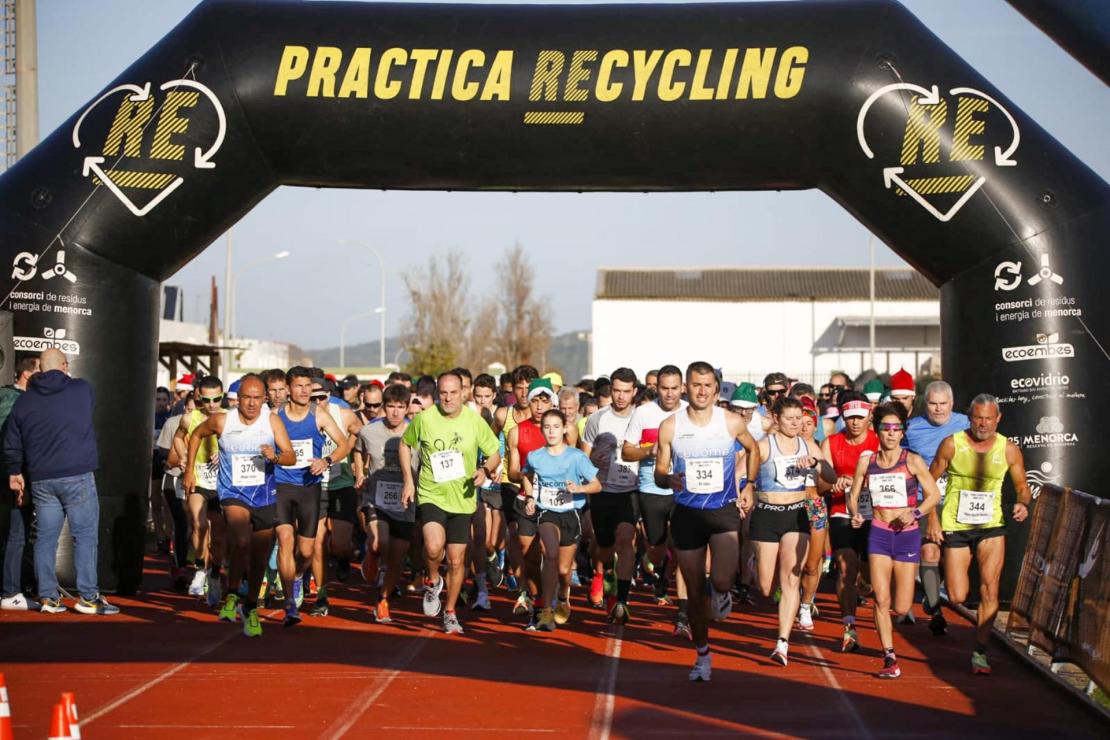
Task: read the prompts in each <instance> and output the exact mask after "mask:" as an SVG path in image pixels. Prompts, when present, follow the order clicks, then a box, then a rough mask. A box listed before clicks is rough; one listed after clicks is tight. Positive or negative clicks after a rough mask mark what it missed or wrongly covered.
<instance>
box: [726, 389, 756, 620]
mask: <svg viewBox="0 0 1110 740" xmlns="http://www.w3.org/2000/svg"><path fill="white" fill-rule="evenodd" d="M728 405H729V408H731V409H732V410H733V411H734V412H736V413H737V414H738V415H739V416H740V418H741V419H742V420H743V421H744V428H745V429H747V430H748V433H749V434H751V423H752V418H753V417H754V415H755V409H756V407H757V406H759V393H758V392H757V391H756V388H755V385H754V384H752V383H741V384H740V385H738V386H736V390H734V391H733V392H732V397H731V398H730V399H729V404H728ZM752 439H755V440H756V441H758V440H759V438H758V437H756V436H755V435H754V434H753V435H752ZM746 455H747V451H746V450H744V448H743V447H740V449H739V450H737V452H736V465H737V473H736V474H737V475H738V476H739V475H741V472H742V471H743V470H745V469H746V463H745V458H746ZM738 483H739V481H738ZM751 523H752V518H751V517H750V516H746V517H743V518H741V520H740V563H739V568H740V576H739V578H738V581H739V582H738V584H737V586H736V589H735V596H736V598H737V600H738V601H739V602H740V603H741V604H754V603H755V602H754V601H753V600H752V594H753V593H755V591H756V589H757V588H758V586H757V585H756V584H757V583H758V581H759V578H758V577H757V576H756V567H755V543H754V542H752V537H751Z"/></svg>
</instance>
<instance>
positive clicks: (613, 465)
mask: <svg viewBox="0 0 1110 740" xmlns="http://www.w3.org/2000/svg"><path fill="white" fill-rule="evenodd" d="M610 382H611V385H610V386H609V390H610V394H611V399H612V403H611V404H610V405H608V406H605V407H604V408H602V409H601V410H599V411H598V412H597V413H596V414H594V415H593V416H591V417H590V420H589V421H588V422H586V430H585V432H583V434H582V442H581V444H580V447H581V448H582V451H583V452H585V453H586V454H587V455H589V456H590V461H591V462H592V463H593V464H594V465H595V466H596V467H597V468H598V470H600V471H601V475H600V479H601V488H602V491H601V493H599V494H597V495H595V496H593V497H592V498H591V499H590V517H591V518H592V519H593V525H594V536H595V538H596V540H597V555H598V559H599V565H600V566H601V568H603V569H604V571H600V570H595V571H594V582H593V584H591V587H590V597H591V601H593V598H594V594H595V593H596V591H597V583H598V581H599V580H600V581H602V582H603V588H604V590H605V593H606V595H607V596H608V597H609V598H608V603H607V604H606V609H607V611H608V613H609V621H610V622H614V623H616V624H624V623H625V622H627V621H628V618H629V616H630V613H629V610H628V592H629V591H630V590H631V588H632V574H633V572H634V569H635V567H636V548H635V544H634V543H635V539H636V507H635V503H634V502H633V497H634V496H635V494H636V492H637V488H638V487H639V484H640V481H639V463H635V462H630V461H628V460H625V459H624V458H623V457H622V456H621V448H622V444H621V441H622V440H623V439H624V434H625V431H626V430H627V429H628V422H629V421H630V420H631V419H632V411H633V407H632V398H633V396H634V395H635V393H636V373H635V372H633V371H632V370H631V369H629V368H627V367H622V368H618V369H617V370H615V371H614V372H613V375H612V379H611V381H610ZM614 561H615V562H614ZM614 572H615V574H616V589H613V588H612V581H613V578H612V576H611V574H613V573H614ZM614 590H615V593H614Z"/></svg>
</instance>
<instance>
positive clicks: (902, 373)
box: [890, 368, 917, 397]
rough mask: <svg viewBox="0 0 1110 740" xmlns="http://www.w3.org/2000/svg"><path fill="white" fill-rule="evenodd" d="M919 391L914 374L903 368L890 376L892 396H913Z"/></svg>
mask: <svg viewBox="0 0 1110 740" xmlns="http://www.w3.org/2000/svg"><path fill="white" fill-rule="evenodd" d="M916 393H917V390H916V389H915V388H914V384H913V376H912V375H910V374H909V373H907V372H906V369H905V368H902V369H901V370H899V371H898V372H896V373H894V375H891V376H890V395H892V396H895V397H897V396H913V395H915V394H916Z"/></svg>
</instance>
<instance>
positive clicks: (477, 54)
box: [451, 49, 486, 100]
mask: <svg viewBox="0 0 1110 740" xmlns="http://www.w3.org/2000/svg"><path fill="white" fill-rule="evenodd" d="M485 63H486V53H485V52H484V51H482V50H481V49H467V50H466V51H464V52H463V53H462V54H459V63H458V64H456V65H455V77H454V79H453V80H452V81H451V96H452V97H453V98H455V100H473V99H474V96H475V95H477V94H478V88H479V85H478V83H477V82H469V81H467V79H466V76H467V74H469V72H470V68H471V67H481V66H483V65H484V64H485Z"/></svg>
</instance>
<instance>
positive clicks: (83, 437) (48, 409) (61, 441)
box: [4, 349, 119, 614]
mask: <svg viewBox="0 0 1110 740" xmlns="http://www.w3.org/2000/svg"><path fill="white" fill-rule="evenodd" d="M39 360H40V364H41V366H42V372H41V373H40V374H39V375H38V376H36V377H35V378H34V379H33V380H32V381H31V384H30V386H29V387H28V388H27V392H26V393H24V394H23V395H22V396H20V397H19V400H18V401H16V402H15V405H14V406H13V407H12V413H11V415H10V416H9V417H8V421H7V429H6V430H5V431H4V458H5V462H6V463H7V466H8V480H9V485H10V487H11V489H12V490H13V491H15V494H16V501H17V505H18V504H19V503H22V500H23V497H24V496H25V495H26V488H27V484H28V482H29V483H30V490H31V497H32V499H33V500H34V503H35V513H36V515H37V517H38V539H36V541H35V575H36V577H37V579H38V590H39V599H40V600H41V602H42V607H41V609H42V611H43V612H46V613H50V614H57V613H59V612H64V611H65V610H66V607H65V605H64V604H62V602H61V599H59V598H58V580H57V576H56V575H55V572H54V569H55V555H56V553H57V549H58V537H59V536H60V535H61V531H62V524H63V522H64V521H65V520H66V519H68V520H69V529H70V532H71V533H72V534H73V560H74V565H75V566H76V570H77V591H78V593H79V594H80V598H79V599H78V600H77V604H76V605H75V606H74V608H75V609H76V610H77V611H79V612H81V613H82V614H118V613H119V609H118V608H117V607H115V606H112V605H111V604H109V603H108V601H107V600H106V599H105V598H104V597H103V596H101V595H100V591H99V589H98V588H97V576H96V549H97V532H98V528H99V525H100V501H99V500H98V499H97V494H96V481H95V479H94V477H93V471H95V470H96V469H97V468H98V467H99V455H98V454H97V451H96V438H95V437H94V435H93V419H92V414H93V393H92V388H91V387H90V386H89V384H88V383H86V382H85V381H84V380H78V379H75V378H71V377H69V361H68V360H67V359H66V356H65V355H64V354H62V353H61V352H60V351H59V350H56V349H48V350H46V351H45V352H43V353H42V354H41V355H40V356H39ZM24 473H26V476H27V479H26V480H24Z"/></svg>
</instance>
